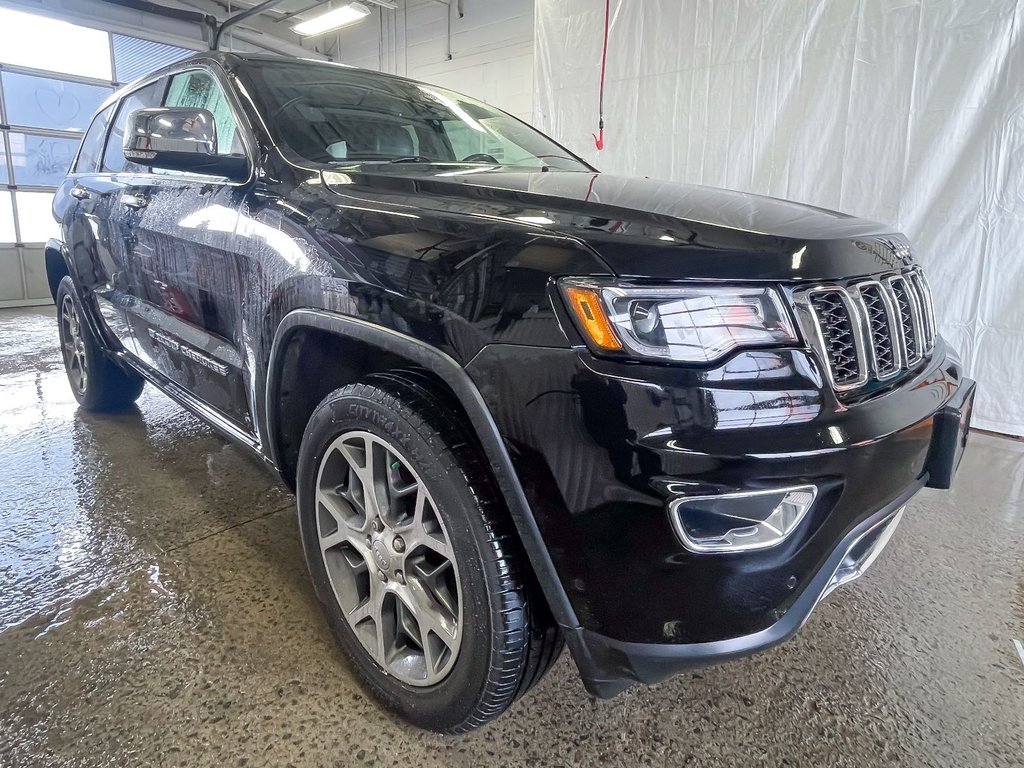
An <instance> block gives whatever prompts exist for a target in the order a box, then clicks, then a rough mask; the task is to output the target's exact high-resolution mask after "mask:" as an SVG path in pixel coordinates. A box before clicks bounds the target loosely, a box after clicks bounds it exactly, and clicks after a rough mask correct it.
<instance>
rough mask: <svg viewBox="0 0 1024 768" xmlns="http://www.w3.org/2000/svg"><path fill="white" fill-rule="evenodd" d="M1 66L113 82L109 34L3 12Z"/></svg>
mask: <svg viewBox="0 0 1024 768" xmlns="http://www.w3.org/2000/svg"><path fill="white" fill-rule="evenodd" d="M0 63H4V64H17V65H20V66H22V67H33V68H35V69H45V70H49V71H50V72H68V73H70V74H75V75H80V76H81V77H95V78H97V79H99V80H111V79H113V77H112V73H111V72H110V39H109V37H108V36H107V33H106V32H101V31H99V30H98V29H89V28H88V27H80V26H78V25H77V24H69V23H67V22H66V21H57V20H56V19H51V18H47V17H46V16H36V15H34V14H31V13H21V12H19V11H12V10H9V9H7V8H0Z"/></svg>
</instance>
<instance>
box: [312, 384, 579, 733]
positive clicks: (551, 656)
mask: <svg viewBox="0 0 1024 768" xmlns="http://www.w3.org/2000/svg"><path fill="white" fill-rule="evenodd" d="M297 491H298V504H299V524H300V528H301V531H302V540H303V546H304V549H305V554H306V561H307V563H308V565H309V569H310V573H311V575H312V577H313V583H314V587H315V589H316V593H317V596H318V598H319V599H320V602H321V603H322V605H323V609H324V612H325V614H326V616H327V619H328V621H329V623H330V626H331V629H332V631H333V632H334V634H335V636H336V638H337V640H338V641H339V644H340V645H341V648H342V650H343V651H344V652H345V654H346V656H347V657H348V659H349V661H350V663H351V665H352V667H353V669H354V670H355V672H356V674H357V675H358V677H359V678H360V680H361V681H362V683H363V685H364V686H365V687H366V688H367V689H368V690H369V691H370V693H372V694H373V695H374V696H375V697H376V698H377V699H378V700H379V701H380V702H382V703H383V704H384V705H385V706H386V707H388V708H389V709H391V710H393V711H395V712H396V713H398V714H399V715H400V716H401V717H403V718H404V719H406V720H408V721H409V722H411V723H412V724H414V725H417V726H419V727H421V728H427V729H430V730H434V731H441V732H448V733H455V732H462V731H467V730H470V729H472V728H475V727H477V726H479V725H482V724H484V723H485V722H487V721H489V720H491V719H493V718H494V717H497V716H498V715H499V714H500V713H501V712H503V711H504V710H505V709H507V708H508V707H509V706H510V705H511V703H512V702H513V701H514V700H515V699H516V697H517V696H518V695H520V694H521V693H523V692H525V690H526V689H528V688H529V687H530V686H531V685H532V684H534V683H535V682H537V681H538V680H539V679H540V677H541V676H542V675H543V674H544V672H546V671H547V669H548V668H549V667H550V666H551V664H552V662H553V661H554V660H555V658H556V657H557V655H558V652H559V651H560V650H561V643H562V641H561V637H560V635H559V633H558V631H557V628H556V627H555V625H554V623H553V622H552V621H551V619H550V617H549V616H548V614H547V611H546V606H544V605H543V603H542V602H541V601H540V599H538V597H537V596H536V594H535V591H534V589H533V587H532V585H531V584H530V583H529V581H528V579H527V574H528V570H527V566H526V564H525V562H524V560H523V555H522V553H521V551H520V547H519V542H518V540H517V539H516V537H515V535H514V532H513V531H512V530H511V528H510V527H509V524H508V522H507V520H506V517H507V516H506V515H505V513H504V509H503V507H502V505H501V501H500V496H499V495H498V493H497V491H496V489H495V487H494V483H493V480H491V478H490V475H489V472H488V471H487V469H486V465H485V463H484V461H483V459H482V457H481V456H480V454H479V450H478V449H476V448H475V447H474V446H473V443H472V441H471V440H469V439H467V435H466V433H465V430H464V429H462V428H461V427H460V424H459V421H458V419H457V418H455V417H454V415H453V414H452V413H451V411H450V410H449V409H447V408H445V406H444V404H443V403H441V402H439V401H438V400H437V399H435V398H433V397H432V396H431V395H430V394H429V393H428V392H427V391H426V389H425V388H423V387H421V386H420V385H419V384H418V383H417V382H416V381H415V379H409V378H403V377H402V376H400V375H390V376H389V375H382V376H379V377H374V378H372V379H370V380H368V381H367V382H366V383H361V384H353V385H349V386H347V387H343V388H341V389H339V390H336V391H335V392H333V393H331V394H330V395H329V396H328V397H327V398H326V399H325V400H324V401H323V403H321V405H320V406H319V407H318V408H317V409H316V411H315V412H314V414H313V416H312V418H311V419H310V422H309V424H308V426H307V428H306V431H305V435H304V438H303V442H302V447H301V450H300V456H299V465H298V477H297Z"/></svg>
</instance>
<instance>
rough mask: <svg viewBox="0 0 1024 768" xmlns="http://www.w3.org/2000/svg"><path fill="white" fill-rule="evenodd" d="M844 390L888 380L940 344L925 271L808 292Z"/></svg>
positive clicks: (823, 345) (824, 348) (823, 347)
mask: <svg viewBox="0 0 1024 768" xmlns="http://www.w3.org/2000/svg"><path fill="white" fill-rule="evenodd" d="M803 297H804V303H805V305H806V306H807V308H808V309H809V310H810V317H811V320H812V322H813V325H814V330H815V331H816V332H817V342H818V346H819V351H820V352H821V353H822V355H823V356H824V358H825V361H826V362H827V364H828V370H829V375H830V377H831V379H832V385H833V387H835V389H836V390H838V391H845V390H849V389H854V388H856V387H860V386H863V385H864V384H866V383H867V382H868V381H870V380H872V379H874V380H879V381H884V380H886V379H889V378H892V377H893V376H896V375H897V374H899V373H900V372H901V371H903V370H906V369H908V368H912V367H914V366H915V365H917V364H918V363H919V362H921V360H923V359H924V356H925V355H926V354H928V353H929V352H930V351H931V349H932V347H933V346H934V345H935V315H934V310H933V307H932V296H931V290H930V289H929V288H928V283H927V282H926V281H925V278H924V273H922V272H921V270H920V269H917V268H915V269H912V270H909V271H906V272H901V273H899V274H894V275H884V276H880V277H878V278H872V279H869V280H858V281H854V282H852V283H849V284H847V285H828V286H820V287H817V288H811V289H809V290H807V291H805V292H803Z"/></svg>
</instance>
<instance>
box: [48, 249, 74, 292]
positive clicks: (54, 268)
mask: <svg viewBox="0 0 1024 768" xmlns="http://www.w3.org/2000/svg"><path fill="white" fill-rule="evenodd" d="M43 262H44V263H45V265H46V282H47V285H49V287H50V297H51V298H52V299H53V302H54V303H55V304H56V303H57V289H58V288H59V287H60V281H61V280H62V279H64V276H65V275H70V274H71V269H70V268H69V266H68V260H67V258H66V257H65V255H64V244H63V243H61V242H60V241H59V240H55V239H53V238H50V239H49V240H48V241H47V242H46V245H45V246H43ZM71 279H72V280H74V277H72V278H71Z"/></svg>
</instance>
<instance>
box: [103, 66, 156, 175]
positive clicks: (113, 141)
mask: <svg viewBox="0 0 1024 768" xmlns="http://www.w3.org/2000/svg"><path fill="white" fill-rule="evenodd" d="M166 82H167V81H166V80H164V79H160V80H157V81H156V82H155V83H150V84H149V85H147V86H146V87H145V88H140V89H139V90H137V91H133V92H132V93H129V94H128V95H127V96H125V97H124V98H123V99H121V106H120V107H118V109H117V115H116V116H115V117H114V123H113V125H111V127H110V136H109V137H108V138H107V148H106V151H105V152H104V153H103V170H104V171H107V172H109V173H122V172H124V173H148V172H149V169H148V168H147V167H146V166H144V165H139V164H138V163H133V162H131V161H128V160H125V157H124V132H125V130H127V128H128V116H129V115H131V113H132V112H134V111H136V110H138V109H147V108H149V107H159V106H160V97H161V96H163V93H164V85H165V84H166Z"/></svg>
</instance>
